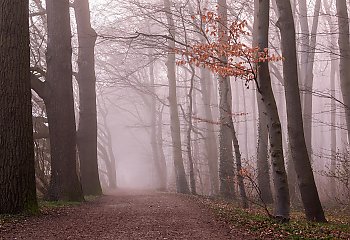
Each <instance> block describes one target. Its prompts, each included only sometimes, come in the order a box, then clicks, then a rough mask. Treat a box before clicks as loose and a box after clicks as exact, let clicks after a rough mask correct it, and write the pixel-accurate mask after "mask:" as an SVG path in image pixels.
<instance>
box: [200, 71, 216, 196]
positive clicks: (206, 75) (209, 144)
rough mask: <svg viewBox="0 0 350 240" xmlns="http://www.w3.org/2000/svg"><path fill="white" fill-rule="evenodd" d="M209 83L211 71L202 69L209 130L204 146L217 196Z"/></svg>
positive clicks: (211, 186)
mask: <svg viewBox="0 0 350 240" xmlns="http://www.w3.org/2000/svg"><path fill="white" fill-rule="evenodd" d="M209 81H211V79H210V72H209V70H207V69H205V68H201V77H200V84H201V94H202V101H203V105H204V106H203V108H204V114H205V120H206V123H205V125H206V130H207V131H206V136H205V139H204V144H205V151H206V154H207V161H208V167H209V175H210V177H209V178H210V190H211V194H213V195H216V194H218V193H219V169H218V150H217V144H216V137H215V129H214V124H212V121H213V114H212V110H211V97H210V89H208V86H209V84H210V83H209Z"/></svg>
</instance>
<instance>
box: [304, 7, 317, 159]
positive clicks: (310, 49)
mask: <svg viewBox="0 0 350 240" xmlns="http://www.w3.org/2000/svg"><path fill="white" fill-rule="evenodd" d="M320 9H321V0H317V1H316V3H315V10H314V18H313V23H312V28H311V37H309V36H308V35H307V38H308V39H309V40H307V43H308V44H309V45H307V46H306V50H305V51H307V52H306V53H305V54H307V62H306V63H303V62H302V64H301V65H302V66H306V69H305V72H304V73H303V74H304V75H303V79H304V80H303V84H304V91H305V93H304V98H303V100H304V101H303V105H304V107H303V113H304V132H305V141H306V147H307V149H308V152H309V158H310V159H311V161H312V109H313V108H312V90H313V85H314V74H313V70H314V60H315V51H316V40H317V28H318V19H319V15H320ZM306 21H307V19H306ZM302 29H303V28H302ZM303 34H304V35H305V34H309V31H308V32H307V33H303ZM302 44H303V43H302ZM302 54H304V53H302Z"/></svg>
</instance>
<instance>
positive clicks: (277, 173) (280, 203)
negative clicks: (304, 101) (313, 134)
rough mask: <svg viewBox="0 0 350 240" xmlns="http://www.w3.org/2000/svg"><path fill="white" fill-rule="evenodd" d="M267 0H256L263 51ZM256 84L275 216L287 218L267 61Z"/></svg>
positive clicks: (283, 172) (279, 134) (284, 178)
mask: <svg viewBox="0 0 350 240" xmlns="http://www.w3.org/2000/svg"><path fill="white" fill-rule="evenodd" d="M269 16H270V1H269V0H260V1H259V7H258V17H257V20H258V47H259V49H260V50H259V51H260V52H261V53H263V51H264V49H266V48H268V45H269V42H268V32H269V21H270V18H269ZM258 84H259V89H260V94H261V101H262V102H263V103H264V107H265V109H266V114H267V118H266V120H267V126H268V131H269V139H270V151H271V162H272V176H273V181H274V189H275V194H276V200H275V216H276V217H279V218H282V219H289V214H290V200H289V190H288V181H287V173H286V169H285V164H284V155H283V144H282V128H281V122H280V118H279V114H278V110H277V104H276V99H275V96H274V94H273V91H272V86H271V77H270V72H269V66H268V62H260V63H259V64H258Z"/></svg>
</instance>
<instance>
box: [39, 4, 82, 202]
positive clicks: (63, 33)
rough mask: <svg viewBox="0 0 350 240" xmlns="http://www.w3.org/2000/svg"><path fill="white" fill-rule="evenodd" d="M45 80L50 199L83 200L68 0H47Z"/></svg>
mask: <svg viewBox="0 0 350 240" xmlns="http://www.w3.org/2000/svg"><path fill="white" fill-rule="evenodd" d="M46 11H47V28H48V43H47V55H46V60H47V79H46V81H47V83H48V85H49V87H50V89H51V93H50V97H49V98H48V99H47V100H46V101H45V103H46V109H47V116H48V120H49V131H50V143H51V181H50V189H49V196H48V197H49V199H50V200H66V201H82V200H83V194H82V188H81V185H80V181H79V178H78V175H77V161H76V158H77V156H76V130H75V115H74V99H73V87H72V46H71V29H70V16H69V0H61V1H57V0H47V1H46Z"/></svg>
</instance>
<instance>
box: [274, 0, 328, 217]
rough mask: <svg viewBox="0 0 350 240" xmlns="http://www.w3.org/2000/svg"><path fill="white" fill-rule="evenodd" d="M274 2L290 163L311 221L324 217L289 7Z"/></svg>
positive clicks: (284, 0) (281, 0)
mask: <svg viewBox="0 0 350 240" xmlns="http://www.w3.org/2000/svg"><path fill="white" fill-rule="evenodd" d="M276 4H277V8H278V12H279V19H278V22H277V27H278V28H279V29H280V32H281V47H282V55H283V56H284V58H285V60H284V61H283V73H284V84H285V96H286V106H287V124H288V134H289V143H290V146H291V153H292V157H293V161H294V167H295V171H296V173H297V177H298V185H299V189H300V193H301V198H302V201H303V205H304V208H305V212H306V217H307V218H308V220H311V221H319V222H323V221H326V219H325V216H324V212H323V209H322V206H321V202H320V199H319V196H318V191H317V188H316V184H315V179H314V175H313V172H312V168H311V163H310V159H309V155H308V151H307V148H306V143H305V137H304V131H303V120H302V111H301V102H300V92H299V85H298V71H297V55H296V42H295V26H294V20H293V14H292V9H291V5H290V1H289V0H278V1H276Z"/></svg>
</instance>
